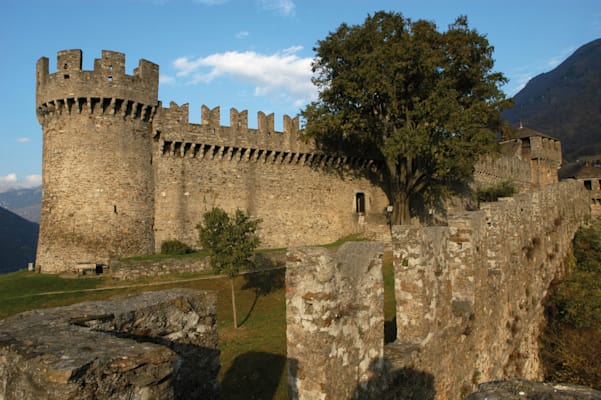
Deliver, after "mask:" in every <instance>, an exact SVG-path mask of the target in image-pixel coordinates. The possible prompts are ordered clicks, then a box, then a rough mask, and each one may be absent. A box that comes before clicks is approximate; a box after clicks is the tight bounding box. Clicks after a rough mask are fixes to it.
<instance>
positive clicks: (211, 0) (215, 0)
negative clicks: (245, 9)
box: [194, 0, 228, 6]
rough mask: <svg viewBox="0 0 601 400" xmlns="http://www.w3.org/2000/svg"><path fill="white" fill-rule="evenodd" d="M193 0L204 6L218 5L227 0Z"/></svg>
mask: <svg viewBox="0 0 601 400" xmlns="http://www.w3.org/2000/svg"><path fill="white" fill-rule="evenodd" d="M194 2H195V3H198V4H202V5H204V6H218V5H220V4H223V3H227V2H228V0H194Z"/></svg>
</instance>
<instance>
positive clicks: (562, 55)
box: [506, 46, 576, 96]
mask: <svg viewBox="0 0 601 400" xmlns="http://www.w3.org/2000/svg"><path fill="white" fill-rule="evenodd" d="M575 50H576V47H573V46H572V47H568V48H566V49H564V50H562V51H561V52H559V53H558V54H556V55H554V56H552V57H551V58H549V59H547V60H543V61H541V62H538V63H536V64H528V65H524V66H521V67H518V68H515V69H514V70H513V72H510V73H508V77H509V79H510V82H509V84H508V85H507V86H508V88H507V89H506V90H507V92H508V94H509V95H510V96H513V95H515V94H516V93H517V92H519V91H520V90H522V89H523V88H524V87H525V86H526V85H527V84H528V82H529V81H530V80H531V79H532V78H534V77H536V76H537V75H540V74H542V73H545V72H549V71H551V70H553V69H555V68H556V67H557V66H558V65H559V64H561V63H562V62H564V61H565V60H566V59H567V58H568V57H569V56H570V55H571V54H572V53H573V52H574V51H575Z"/></svg>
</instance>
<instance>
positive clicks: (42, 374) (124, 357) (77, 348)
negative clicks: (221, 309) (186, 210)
mask: <svg viewBox="0 0 601 400" xmlns="http://www.w3.org/2000/svg"><path fill="white" fill-rule="evenodd" d="M215 303H216V295H215V293H212V292H201V291H193V290H185V289H175V290H169V291H162V292H147V293H143V294H140V295H136V296H130V297H125V298H119V299H114V300H110V301H102V302H87V303H80V304H75V305H72V306H68V307H59V308H51V309H42V310H35V311H30V312H26V313H22V314H19V315H17V316H14V317H11V318H8V319H5V320H2V321H0V399H2V400H17V399H19V400H21V399H42V398H44V399H57V400H59V399H60V400H64V399H88V398H89V399H91V398H95V399H139V400H142V399H200V398H203V399H206V398H216V396H217V391H218V381H217V373H218V371H219V350H217V344H218V343H217V342H218V337H217V330H216V325H215Z"/></svg>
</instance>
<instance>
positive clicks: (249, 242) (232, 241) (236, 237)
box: [196, 207, 261, 328]
mask: <svg viewBox="0 0 601 400" xmlns="http://www.w3.org/2000/svg"><path fill="white" fill-rule="evenodd" d="M260 222H261V221H260V220H257V219H252V218H251V217H250V215H249V214H248V213H244V212H243V211H241V210H236V212H235V213H234V215H232V216H230V215H229V214H228V213H227V212H225V211H224V210H222V209H221V208H217V207H216V208H213V209H212V210H211V211H209V212H206V213H205V214H204V215H203V220H202V223H200V224H198V225H197V226H196V228H197V229H198V239H199V241H200V244H201V245H202V247H203V248H204V249H206V250H208V252H209V257H210V260H211V261H210V262H211V266H212V267H213V270H215V271H216V272H218V273H222V274H225V275H227V276H228V277H229V279H230V288H231V293H232V313H233V318H234V328H238V317H237V313H236V291H235V290H234V279H235V278H236V276H237V275H238V274H239V273H240V271H241V270H244V269H250V268H253V267H254V265H255V264H254V261H253V259H252V256H253V254H254V251H255V249H256V248H257V246H258V245H259V243H260V240H259V237H258V236H257V234H256V231H257V227H258V225H259V223H260Z"/></svg>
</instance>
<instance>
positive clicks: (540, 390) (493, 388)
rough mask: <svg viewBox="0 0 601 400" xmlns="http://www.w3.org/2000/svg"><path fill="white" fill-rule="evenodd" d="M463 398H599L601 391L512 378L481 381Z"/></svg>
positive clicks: (531, 399)
mask: <svg viewBox="0 0 601 400" xmlns="http://www.w3.org/2000/svg"><path fill="white" fill-rule="evenodd" d="M465 400H601V392H600V391H598V390H594V389H591V388H587V387H584V386H577V385H564V384H552V383H542V382H531V381H526V380H523V379H514V380H511V381H497V382H486V383H481V384H480V385H478V391H477V392H475V393H472V394H470V395H469V396H467V397H466V398H465Z"/></svg>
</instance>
